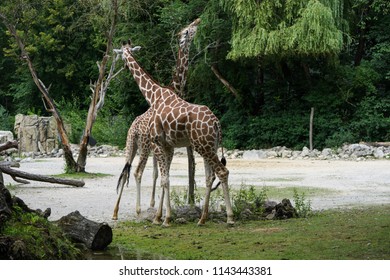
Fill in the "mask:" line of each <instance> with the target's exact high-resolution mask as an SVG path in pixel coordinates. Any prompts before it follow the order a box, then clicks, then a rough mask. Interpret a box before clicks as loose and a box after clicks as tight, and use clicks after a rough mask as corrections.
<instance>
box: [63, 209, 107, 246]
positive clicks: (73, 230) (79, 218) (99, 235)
mask: <svg viewBox="0 0 390 280" xmlns="http://www.w3.org/2000/svg"><path fill="white" fill-rule="evenodd" d="M56 224H57V225H58V226H59V227H60V228H61V229H62V231H63V232H64V233H65V235H66V236H67V237H68V238H70V239H71V240H73V241H74V242H76V243H83V244H85V245H86V246H87V248H89V249H91V250H103V249H104V248H106V247H107V246H108V245H109V244H110V243H111V242H112V229H111V227H110V226H109V225H108V224H107V223H97V222H94V221H91V220H88V219H87V218H85V217H84V216H83V215H81V214H80V212H79V211H74V212H72V213H70V214H68V215H66V216H64V217H62V218H61V219H59V220H58V221H56Z"/></svg>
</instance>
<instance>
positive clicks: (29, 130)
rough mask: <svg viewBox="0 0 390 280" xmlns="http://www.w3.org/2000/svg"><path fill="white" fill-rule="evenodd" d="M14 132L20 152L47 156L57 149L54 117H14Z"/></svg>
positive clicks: (57, 142)
mask: <svg viewBox="0 0 390 280" xmlns="http://www.w3.org/2000/svg"><path fill="white" fill-rule="evenodd" d="M14 132H15V135H16V136H17V139H18V141H19V149H20V152H33V153H42V154H49V153H51V152H52V151H53V150H54V149H58V144H59V140H58V137H57V124H56V121H55V119H54V117H38V116H37V115H28V116H26V115H22V114H18V115H16V116H15V125H14Z"/></svg>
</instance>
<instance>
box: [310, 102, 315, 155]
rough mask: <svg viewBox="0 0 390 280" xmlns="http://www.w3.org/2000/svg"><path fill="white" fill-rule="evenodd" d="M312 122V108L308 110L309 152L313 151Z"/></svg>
mask: <svg viewBox="0 0 390 280" xmlns="http://www.w3.org/2000/svg"><path fill="white" fill-rule="evenodd" d="M313 120H314V108H313V107H312V108H311V110H310V131H309V145H310V151H313Z"/></svg>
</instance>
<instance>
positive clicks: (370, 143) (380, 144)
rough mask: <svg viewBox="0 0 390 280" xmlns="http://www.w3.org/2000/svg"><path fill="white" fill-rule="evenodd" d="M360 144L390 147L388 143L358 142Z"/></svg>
mask: <svg viewBox="0 0 390 280" xmlns="http://www.w3.org/2000/svg"><path fill="white" fill-rule="evenodd" d="M360 144H364V145H367V146H373V147H390V142H360Z"/></svg>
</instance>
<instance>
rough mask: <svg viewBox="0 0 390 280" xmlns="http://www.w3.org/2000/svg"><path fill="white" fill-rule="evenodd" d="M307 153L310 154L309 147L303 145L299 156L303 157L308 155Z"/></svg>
mask: <svg viewBox="0 0 390 280" xmlns="http://www.w3.org/2000/svg"><path fill="white" fill-rule="evenodd" d="M309 154H310V150H309V148H308V147H303V149H302V153H301V157H303V158H304V157H308V156H309Z"/></svg>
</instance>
